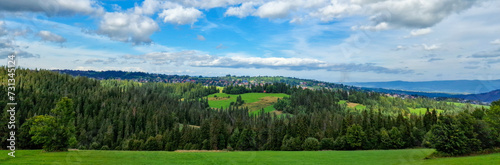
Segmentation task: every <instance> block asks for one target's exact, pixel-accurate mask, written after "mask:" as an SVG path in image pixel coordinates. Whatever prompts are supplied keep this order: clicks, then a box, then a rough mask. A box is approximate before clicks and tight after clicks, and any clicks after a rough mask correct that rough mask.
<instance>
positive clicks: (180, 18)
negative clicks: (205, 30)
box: [158, 6, 203, 25]
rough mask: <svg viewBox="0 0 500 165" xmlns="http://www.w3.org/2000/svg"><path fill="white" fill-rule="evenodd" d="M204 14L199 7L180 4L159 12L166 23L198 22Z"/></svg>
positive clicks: (159, 15) (183, 23)
mask: <svg viewBox="0 0 500 165" xmlns="http://www.w3.org/2000/svg"><path fill="white" fill-rule="evenodd" d="M202 14H203V13H202V12H201V11H199V10H198V9H195V8H192V7H191V8H184V7H182V6H178V7H176V8H172V9H166V10H163V12H162V13H160V14H158V17H160V18H162V19H163V22H165V23H166V22H168V23H172V24H179V25H185V24H193V23H195V22H197V21H198V18H200V17H201V16H202Z"/></svg>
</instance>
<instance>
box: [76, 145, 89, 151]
mask: <svg viewBox="0 0 500 165" xmlns="http://www.w3.org/2000/svg"><path fill="white" fill-rule="evenodd" d="M78 149H79V150H86V149H87V147H85V146H84V145H80V146H79V147H78Z"/></svg>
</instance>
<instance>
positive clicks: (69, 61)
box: [0, 0, 500, 82]
mask: <svg viewBox="0 0 500 165" xmlns="http://www.w3.org/2000/svg"><path fill="white" fill-rule="evenodd" d="M0 4H1V5H0V59H1V60H2V63H4V64H2V65H6V64H7V56H8V55H9V54H12V53H15V54H17V57H18V64H19V66H20V67H25V68H43V69H78V70H125V71H143V72H150V73H164V74H179V75H193V76H198V75H203V76H224V75H226V74H232V75H249V76H258V75H268V76H277V75H280V76H289V77H299V78H308V79H318V80H323V81H329V82H349V81H351V82H352V81H357V82H363V81H392V80H405V81H427V80H458V79H480V80H491V79H500V74H499V73H500V72H498V71H499V70H500V1H496V0H491V1H488V0H482V1H474V0H248V1H243V0H170V1H157V0H146V1H125V0H123V1H121V0H113V1H93V0H72V1H69V0H68V1H66V0H44V1H35V0H15V1H12V0H0Z"/></svg>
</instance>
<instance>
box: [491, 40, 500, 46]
mask: <svg viewBox="0 0 500 165" xmlns="http://www.w3.org/2000/svg"><path fill="white" fill-rule="evenodd" d="M490 43H491V44H494V45H500V39H496V40H493V41H491V42H490Z"/></svg>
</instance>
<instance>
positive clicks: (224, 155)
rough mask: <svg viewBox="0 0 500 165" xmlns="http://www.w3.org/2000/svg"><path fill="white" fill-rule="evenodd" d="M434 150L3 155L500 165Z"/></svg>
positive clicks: (22, 155)
mask: <svg viewBox="0 0 500 165" xmlns="http://www.w3.org/2000/svg"><path fill="white" fill-rule="evenodd" d="M433 151H434V150H432V149H406V150H369V151H296V152H294V151H246V152H243V151H241V152H166V151H94V150H82V151H69V152H51V153H46V152H41V151H40V150H19V151H16V157H15V158H12V157H10V156H7V151H5V150H2V151H0V154H2V156H0V164H281V165H284V164H360V165H365V164H381V165H387V164H423V165H426V164H485V165H492V164H499V163H500V153H496V154H489V155H480V156H469V157H457V158H439V159H428V160H424V158H425V157H426V156H427V155H429V154H431V153H432V152H433Z"/></svg>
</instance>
